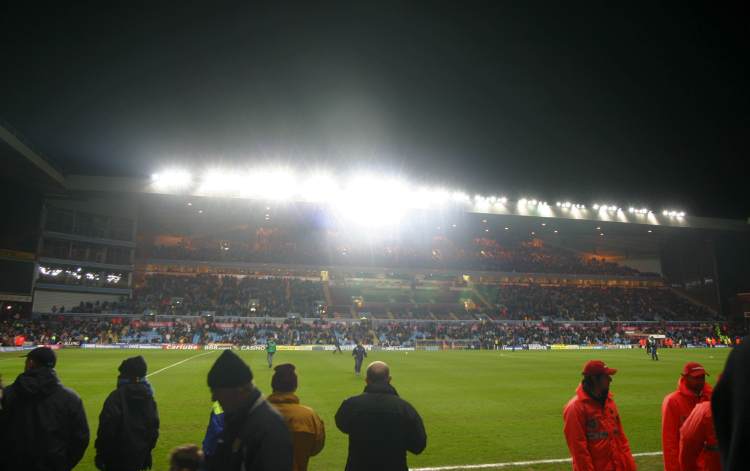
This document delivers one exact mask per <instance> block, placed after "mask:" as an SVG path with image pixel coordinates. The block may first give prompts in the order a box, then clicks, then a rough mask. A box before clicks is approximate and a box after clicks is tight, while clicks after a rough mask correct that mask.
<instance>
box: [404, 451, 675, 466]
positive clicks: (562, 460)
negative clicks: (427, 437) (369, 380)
mask: <svg viewBox="0 0 750 471" xmlns="http://www.w3.org/2000/svg"><path fill="white" fill-rule="evenodd" d="M661 453H662V452H661V451H650V452H648V453H633V456H656V455H661ZM554 463H570V458H557V459H552V460H535V461H511V462H508V463H487V464H466V465H463V466H460V465H459V466H456V465H454V466H438V467H436V468H409V471H461V470H466V469H497V468H510V467H512V466H529V465H535V464H554Z"/></svg>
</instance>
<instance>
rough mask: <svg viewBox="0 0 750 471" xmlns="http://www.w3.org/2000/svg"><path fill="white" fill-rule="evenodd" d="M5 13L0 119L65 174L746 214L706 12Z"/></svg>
mask: <svg viewBox="0 0 750 471" xmlns="http://www.w3.org/2000/svg"><path fill="white" fill-rule="evenodd" d="M7 3H9V2H6V5H5V6H3V7H0V30H1V32H0V35H2V46H0V47H2V66H3V72H2V74H0V117H2V118H3V119H4V120H5V121H6V122H8V123H9V124H10V125H12V126H13V127H15V128H16V129H18V130H19V131H20V132H21V133H23V134H24V135H25V136H26V137H27V138H28V139H29V140H30V141H31V142H32V143H33V144H34V145H35V146H36V147H38V148H39V149H41V150H42V151H43V152H44V153H45V154H47V155H48V156H49V157H50V159H51V160H53V161H54V162H56V163H57V164H58V165H59V166H60V167H62V168H63V169H64V170H65V172H66V173H85V174H106V175H133V176H138V175H148V174H151V173H152V172H155V171H158V170H159V169H162V168H164V167H166V166H169V165H171V164H182V165H190V164H195V165H199V166H201V167H198V168H202V166H204V165H206V164H207V163H212V164H213V163H216V164H232V163H241V164H256V163H268V162H273V163H279V164H288V165H291V166H293V167H295V168H300V169H303V170H305V169H310V168H317V167H325V168H328V169H331V170H333V171H334V172H336V173H346V172H348V171H352V170H357V169H378V170H381V171H385V172H389V173H395V174H399V175H404V176H406V177H407V178H409V179H411V180H416V181H424V182H431V183H442V184H448V185H451V186H454V187H457V188H460V189H465V190H467V191H468V192H469V193H473V192H474V191H478V192H482V193H485V194H489V193H494V194H506V195H508V196H510V197H511V198H516V197H521V196H523V195H529V196H530V197H537V198H541V199H547V200H550V201H555V200H557V199H571V200H573V201H577V202H583V203H587V204H590V203H592V202H594V201H599V200H606V201H610V200H612V201H615V202H618V203H620V204H622V205H629V204H637V205H648V206H649V207H651V208H653V209H655V210H660V209H662V208H664V207H674V208H677V209H684V210H686V211H687V212H688V213H689V214H696V215H702V216H713V217H732V218H741V219H745V218H747V217H748V216H750V198H749V197H748V196H747V189H746V187H747V183H746V182H747V181H748V176H747V175H748V174H747V172H746V171H741V168H742V167H743V164H742V161H743V159H745V158H746V156H747V155H748V150H750V137H749V136H750V129H748V127H749V124H750V117H749V112H748V110H749V109H750V93H749V92H748V84H749V83H750V80H748V79H749V78H750V77H748V70H747V65H748V64H747V62H748V51H749V50H750V48H749V46H750V41H749V40H748V32H747V30H748V29H747V27H746V18H747V16H746V15H745V13H744V12H742V11H739V10H733V9H731V8H730V7H727V6H723V5H720V4H719V3H717V2H713V3H712V4H711V5H699V6H686V5H683V4H679V3H674V4H673V5H671V6H659V5H657V2H642V3H641V4H640V5H631V3H635V2H625V4H627V5H628V6H626V7H625V6H619V7H614V6H609V5H606V4H607V3H610V2H592V3H590V4H585V3H582V2H551V1H547V2H530V1H517V2H497V1H495V2H488V3H487V4H482V3H472V2H452V3H450V4H446V5H441V4H439V3H438V2H424V3H423V4H422V5H416V3H415V2H409V3H408V4H407V2H403V3H392V4H391V3H387V2H382V1H378V2H369V4H368V5H365V4H363V3H364V2H351V3H355V4H350V5H347V4H344V5H343V6H340V7H336V8H334V7H333V6H330V7H325V8H324V7H321V6H319V5H315V6H312V3H319V2H305V3H303V4H301V5H302V6H300V5H294V4H292V3H289V4H285V5H283V6H281V5H280V4H279V3H278V2H273V3H274V6H273V7H269V6H263V5H259V4H254V5H249V4H248V3H247V2H237V3H224V4H222V5H223V6H219V2H201V3H203V5H200V4H199V3H196V4H195V5H193V6H190V5H189V3H190V2H184V4H182V3H178V2H170V4H169V5H164V6H154V5H153V4H152V3H153V2H147V3H143V4H142V5H140V6H139V5H136V4H135V3H132V2H128V3H127V5H124V6H121V7H118V9H117V10H116V11H115V10H112V9H110V10H97V9H98V8H103V7H102V6H101V4H97V3H93V4H91V5H75V6H60V5H55V6H52V7H47V8H45V9H42V8H41V7H40V8H38V9H36V10H35V9H33V8H30V7H28V6H24V7H22V8H24V10H16V9H15V8H16V7H9V6H7ZM16 3H24V2H16ZM714 3H716V4H715V5H714ZM498 4H502V5H498ZM572 4H575V5H572ZM178 5H179V6H178ZM743 182H744V183H743Z"/></svg>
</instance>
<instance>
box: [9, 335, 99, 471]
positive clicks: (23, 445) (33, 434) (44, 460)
mask: <svg viewBox="0 0 750 471" xmlns="http://www.w3.org/2000/svg"><path fill="white" fill-rule="evenodd" d="M56 364H57V357H56V356H55V352H54V351H53V350H51V349H50V348H47V347H38V348H35V349H34V350H31V352H29V354H28V355H27V356H26V365H25V371H24V372H23V373H21V374H20V375H18V377H17V378H16V381H15V382H14V383H13V384H11V385H10V386H8V387H7V388H5V390H4V391H3V395H2V396H3V398H2V407H0V444H2V450H3V451H2V453H0V468H2V469H33V470H35V471H68V470H71V469H73V468H74V467H75V466H76V464H78V462H79V461H80V460H81V458H82V457H83V454H84V452H85V451H86V447H88V445H89V426H88V422H87V421H86V413H85V412H84V410H83V402H81V398H80V397H78V394H76V393H75V392H74V391H73V390H71V389H68V388H66V387H64V386H63V385H62V383H60V380H59V379H58V377H57V374H56V373H55V369H54V368H55V365H56Z"/></svg>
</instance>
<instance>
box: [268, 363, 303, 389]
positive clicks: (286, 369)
mask: <svg viewBox="0 0 750 471" xmlns="http://www.w3.org/2000/svg"><path fill="white" fill-rule="evenodd" d="M274 370H275V373H274V374H273V378H271V388H273V390H274V391H278V392H294V391H296V390H297V373H295V372H294V365H292V364H291V363H284V364H282V365H279V366H277V367H276V368H274Z"/></svg>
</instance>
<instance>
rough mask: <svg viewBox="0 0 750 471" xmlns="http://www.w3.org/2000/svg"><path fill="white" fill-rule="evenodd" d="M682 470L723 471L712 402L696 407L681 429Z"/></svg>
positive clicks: (702, 403)
mask: <svg viewBox="0 0 750 471" xmlns="http://www.w3.org/2000/svg"><path fill="white" fill-rule="evenodd" d="M680 470H681V471H721V457H720V456H719V441H718V440H717V439H716V431H715V430H714V421H713V414H712V413H711V401H704V402H701V403H700V404H698V405H697V406H695V408H694V409H693V412H691V413H690V415H689V416H688V418H687V419H685V422H684V423H683V424H682V427H680Z"/></svg>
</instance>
